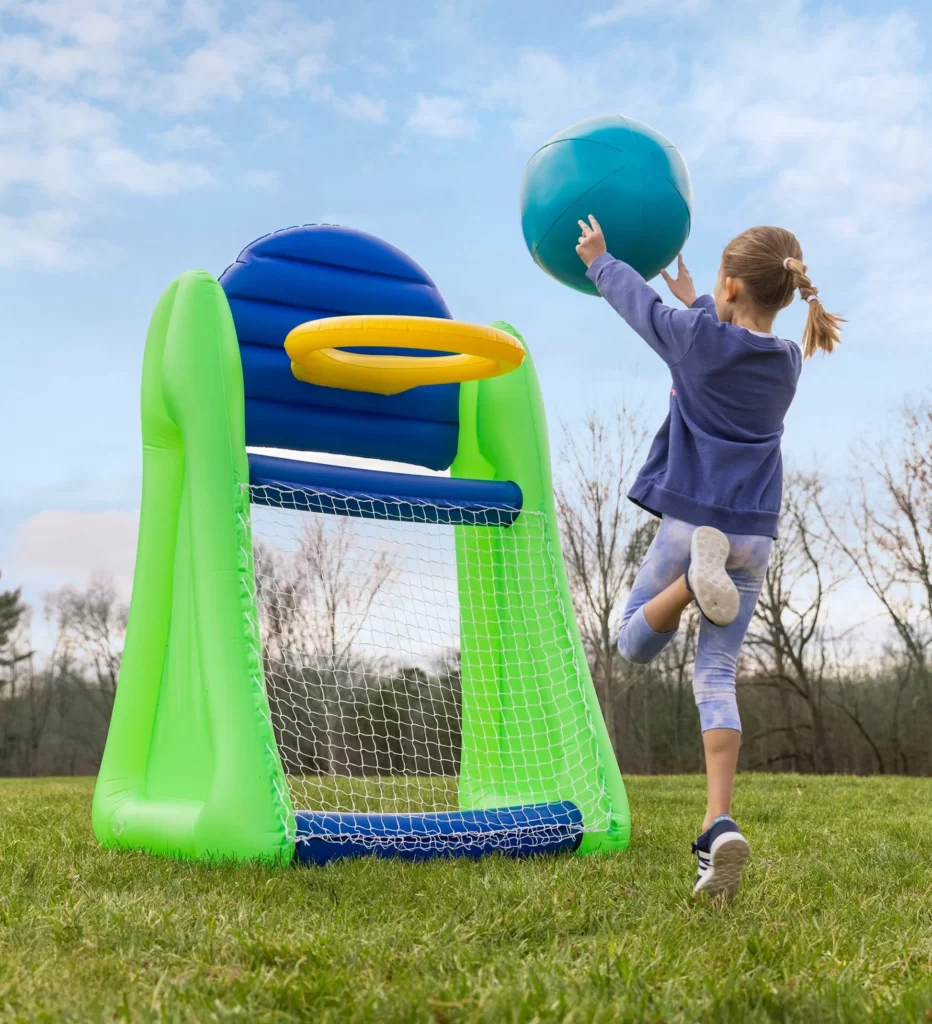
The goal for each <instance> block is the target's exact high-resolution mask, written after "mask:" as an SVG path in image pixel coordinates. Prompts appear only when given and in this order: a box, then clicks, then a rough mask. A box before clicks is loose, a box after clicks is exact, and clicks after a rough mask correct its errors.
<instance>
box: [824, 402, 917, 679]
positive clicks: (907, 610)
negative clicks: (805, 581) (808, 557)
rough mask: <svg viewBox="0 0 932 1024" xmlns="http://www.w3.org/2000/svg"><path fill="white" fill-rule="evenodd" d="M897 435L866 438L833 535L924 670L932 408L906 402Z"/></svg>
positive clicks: (909, 653) (906, 650)
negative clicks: (843, 526)
mask: <svg viewBox="0 0 932 1024" xmlns="http://www.w3.org/2000/svg"><path fill="white" fill-rule="evenodd" d="M901 422H902V430H901V431H900V432H899V433H898V436H897V438H896V439H894V440H892V441H891V440H885V441H883V442H879V443H874V444H864V445H862V446H861V448H860V450H859V451H858V452H857V453H856V455H855V460H856V464H857V465H858V467H859V469H858V470H857V472H856V473H855V475H854V478H853V480H852V491H853V497H852V498H851V499H850V500H849V502H848V525H849V526H850V527H853V530H852V532H853V539H849V536H847V535H846V534H845V533H843V532H842V531H841V530H840V529H839V528H838V526H837V525H834V524H833V520H828V525H829V528H830V532H831V536H832V539H833V540H834V542H835V544H836V546H837V547H838V549H839V550H841V551H842V552H844V554H845V555H846V556H847V557H848V559H849V560H850V562H851V564H852V566H853V567H854V568H855V570H856V571H857V573H858V575H859V576H860V578H861V579H862V580H863V581H864V583H865V584H866V585H867V586H868V588H869V589H870V590H871V592H872V593H873V595H874V596H875V597H876V598H877V600H878V601H879V602H880V605H881V607H882V608H883V610H884V612H885V613H886V615H887V617H888V618H889V621H890V623H891V625H892V626H893V629H894V631H895V634H896V636H897V637H898V639H899V641H900V644H901V646H902V650H903V653H904V654H905V655H906V657H907V658H908V659H909V660H910V662H911V663H912V664H913V665H914V666H915V668H917V669H919V670H920V672H922V673H923V674H925V670H926V667H927V663H928V653H929V647H930V644H932V408H930V406H929V405H928V403H918V404H912V405H907V406H905V407H904V409H903V414H902V421H901Z"/></svg>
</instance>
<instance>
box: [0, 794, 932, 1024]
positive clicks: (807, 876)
mask: <svg viewBox="0 0 932 1024" xmlns="http://www.w3.org/2000/svg"><path fill="white" fill-rule="evenodd" d="M628 786H629V792H630V796H631V800H632V805H633V809H634V819H635V821H634V826H635V832H634V838H633V843H632V846H631V849H630V850H629V851H628V852H627V853H624V854H620V855H617V856H615V857H609V858H602V859H591V858H590V859H579V858H572V857H563V858H551V859H540V860H536V861H530V862H523V863H521V862H509V861H506V860H498V859H493V860H487V861H484V862H481V863H478V864H474V863H465V862H464V863H459V862H455V863H434V864H427V865H407V864H397V863H390V862H384V861H381V862H380V861H359V862H354V863H344V864H340V865H334V866H331V867H328V868H324V869H317V870H307V869H305V870H294V869H289V870H278V871H275V870H264V869H258V868H253V867H246V868H233V867H204V866H195V865H190V864H180V863H173V862H169V861H164V860H157V859H155V858H150V857H147V856H144V855H141V854H125V853H108V852H104V851H102V850H100V849H99V848H98V847H97V845H96V843H95V842H94V839H93V836H92V834H91V831H90V823H89V813H90V799H91V791H92V783H91V782H90V781H88V780H77V781H71V780H69V781H48V780H36V781H33V780H30V781H18V780H3V781H0V1019H3V1020H30V1021H31V1020H49V1021H60V1020H66V1021H72V1020H73V1021H87V1020H123V1019H131V1020H141V1021H142V1020H160V1019H167V1020H190V1021H210V1020H249V1021H265V1020H269V1021H294V1020H315V1021H340V1022H343V1021H360V1020H365V1021H369V1020H371V1021H379V1022H391V1021H427V1022H441V1024H446V1022H451V1024H452V1022H454V1021H489V1022H493V1021H494V1022H498V1021H580V1022H582V1021H586V1022H588V1021H665V1022H668V1024H673V1022H674V1021H715V1022H728V1021H736V1022H737V1021H741V1022H745V1021H749V1022H750V1021H814V1022H823V1021H826V1022H827V1021H861V1020H871V1021H897V1022H899V1021H925V1020H929V1019H932V780H913V779H862V780H857V779H849V778H803V777H798V776H760V775H758V776H748V777H745V778H743V779H742V780H741V781H740V784H739V792H738V806H739V807H740V808H741V811H742V813H741V815H740V820H741V823H742V825H743V827H744V829H745V831H746V832H747V833H748V836H749V838H750V840H751V844H752V860H751V863H750V865H749V868H748V873H747V876H746V881H745V886H744V888H743V890H742V893H741V895H740V896H739V897H738V899H737V900H736V901H735V902H734V903H733V904H732V905H731V906H729V907H727V908H724V909H721V908H713V907H710V906H708V905H706V904H697V903H696V902H694V901H693V899H692V897H691V896H690V895H689V888H690V881H691V869H692V861H691V858H690V857H689V852H688V851H689V847H688V843H689V840H690V839H691V838H693V834H694V831H695V825H696V823H697V821H698V817H699V815H700V811H701V806H702V786H703V783H702V780H701V779H698V778H691V777H690V778H664V779H658V778H633V779H629V780H628Z"/></svg>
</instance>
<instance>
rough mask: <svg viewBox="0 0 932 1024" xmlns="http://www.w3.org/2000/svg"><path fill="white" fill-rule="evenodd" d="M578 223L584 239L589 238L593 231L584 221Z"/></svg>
mask: <svg viewBox="0 0 932 1024" xmlns="http://www.w3.org/2000/svg"><path fill="white" fill-rule="evenodd" d="M576 223H577V224H578V225H579V230H580V231H582V234H583V238H588V237H589V235H591V234H592V229H591V228H590V227H589V225H588V224H587V223H586V222H585V221H584V220H578V221H576Z"/></svg>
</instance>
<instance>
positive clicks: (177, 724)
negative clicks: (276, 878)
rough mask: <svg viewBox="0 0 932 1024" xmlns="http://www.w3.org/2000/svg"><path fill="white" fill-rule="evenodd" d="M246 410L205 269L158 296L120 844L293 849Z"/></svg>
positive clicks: (117, 759) (114, 789)
mask: <svg viewBox="0 0 932 1024" xmlns="http://www.w3.org/2000/svg"><path fill="white" fill-rule="evenodd" d="M243 408H244V404H243V378H242V366H241V363H240V356H239V348H238V345H237V341H236V332H235V330H234V327H233V320H232V317H231V315H230V309H229V305H228V303H227V300H226V296H225V295H224V293H223V290H222V289H221V288H220V285H219V284H218V283H217V282H216V281H215V280H214V278H213V277H211V276H210V275H209V274H207V273H205V272H203V271H191V272H189V273H187V274H184V275H182V276H181V277H180V278H178V279H177V280H176V281H175V282H173V283H172V285H171V286H170V287H169V288H168V289H167V290H166V292H165V294H164V295H163V296H162V298H161V299H160V301H159V304H158V306H157V308H156V310H155V313H154V315H153V317H152V323H151V326H150V328H149V334H148V338H147V340H146V353H145V359H144V363H143V382H142V433H143V494H142V508H141V514H140V523H139V545H138V550H137V554H136V574H135V579H134V583H133V596H132V604H131V608H130V618H129V625H128V629H127V635H126V646H125V650H124V654H123V665H122V670H121V672H120V683H119V687H118V688H117V694H116V701H115V704H114V708H113V717H112V720H111V725H110V733H109V736H108V738H107V746H106V750H105V751H104V757H103V761H102V763H101V767H100V774H99V777H98V781H97V788H96V791H95V793H94V809H93V818H94V830H95V832H96V834H97V837H98V839H99V840H100V841H101V842H102V843H103V844H105V845H108V846H120V847H129V848H141V849H146V850H149V851H151V852H153V853H161V854H168V855H173V856H181V857H190V858H195V857H197V858H214V857H226V858H236V859H261V860H265V861H282V860H290V859H291V856H292V852H293V844H292V840H291V833H292V831H293V813H292V809H291V804H290V798H289V794H288V787H287V784H286V782H285V778H284V775H283V772H282V766H281V761H280V759H279V756H278V751H277V748H276V745H275V737H274V733H273V730H272V724H271V718H270V716H269V708H268V702H267V699H266V694H265V684H264V681H263V672H262V660H261V654H260V649H259V644H258V637H257V629H258V615H257V609H256V599H255V580H254V574H253V565H252V544H251V534H250V527H249V496H248V493H247V491H246V489H245V487H244V485H245V484H246V483H247V482H248V479H249V471H248V465H247V460H246V447H245V432H244V422H243Z"/></svg>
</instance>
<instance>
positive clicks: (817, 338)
mask: <svg viewBox="0 0 932 1024" xmlns="http://www.w3.org/2000/svg"><path fill="white" fill-rule="evenodd" d="M783 265H784V267H785V268H786V269H787V270H788V271H789V272H790V274H791V275H792V277H793V287H794V288H798V289H799V297H800V298H801V299H803V300H804V301H805V302H807V303H808V304H809V315H808V316H807V317H806V326H805V328H803V342H802V349H803V359H810V358H811V357H812V356H814V355H815V354H816V352H824V353H825V354H826V355H828V354H829V353H831V352H834V351H835V349H836V347H837V346H838V345H840V344H841V325H842V324H843V323H846V321H845V318H844V317H843V316H839V315H838V314H837V313H829V311H828V310H827V309H826V308H825V307H824V306H823V305H822V302H821V300H820V299H819V289H818V288H816V287H815V285H813V283H812V281H810V280H809V277H808V276H807V274H806V264H805V263H803V262H802V261H801V260H798V259H794V258H792V257H788V258H787V259H785V260H784V261H783Z"/></svg>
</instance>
